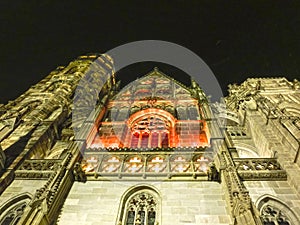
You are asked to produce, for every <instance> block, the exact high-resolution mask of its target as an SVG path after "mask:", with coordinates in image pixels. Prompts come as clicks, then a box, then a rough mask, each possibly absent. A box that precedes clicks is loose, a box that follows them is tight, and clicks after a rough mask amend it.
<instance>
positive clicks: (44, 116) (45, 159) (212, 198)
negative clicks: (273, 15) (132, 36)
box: [0, 54, 300, 225]
mask: <svg viewBox="0 0 300 225" xmlns="http://www.w3.org/2000/svg"><path fill="white" fill-rule="evenodd" d="M138 75H139V76H140V78H137V79H135V80H132V81H131V82H130V83H129V84H127V85H125V86H124V87H123V86H121V81H122V79H117V78H118V77H117V76H115V72H114V65H113V60H112V58H111V57H110V56H109V55H106V54H102V55H101V54H86V55H82V56H80V57H78V58H77V59H75V60H73V61H72V62H70V63H69V64H68V65H67V66H60V67H57V68H56V69H55V70H53V71H52V72H51V73H50V74H49V75H48V76H46V77H45V78H44V79H43V80H41V81H40V82H38V83H37V84H35V85H34V86H32V87H30V88H29V89H28V90H27V91H26V92H25V93H24V94H22V95H21V96H19V97H18V98H17V99H15V100H12V101H9V102H8V103H7V104H6V105H1V104H0V225H25V224H26V225H31V224H36V225H69V224H72V225H96V224H97V225H98V224H99V225H209V224H210V225H246V224H247V225H299V224H300V222H299V221H300V168H299V167H300V156H299V154H300V153H299V152H300V82H299V81H297V80H296V79H295V80H293V81H289V80H287V79H286V78H284V77H278V78H248V79H247V80H245V81H244V82H243V83H242V84H232V85H229V90H228V92H229V94H228V96H226V97H224V98H222V99H220V101H219V102H211V101H210V98H209V97H208V96H207V95H206V93H205V92H204V91H203V89H202V88H201V85H204V84H201V83H199V84H198V83H197V82H196V81H195V80H194V79H192V78H191V79H190V82H189V85H186V84H183V83H181V82H179V81H177V80H175V79H174V78H173V77H172V74H168V71H161V70H160V69H159V68H156V67H155V68H153V70H151V71H149V73H147V74H142V76H141V74H138Z"/></svg>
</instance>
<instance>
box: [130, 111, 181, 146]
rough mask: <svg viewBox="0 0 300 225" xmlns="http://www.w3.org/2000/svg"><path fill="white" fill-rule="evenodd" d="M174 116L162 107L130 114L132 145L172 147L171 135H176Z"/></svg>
mask: <svg viewBox="0 0 300 225" xmlns="http://www.w3.org/2000/svg"><path fill="white" fill-rule="evenodd" d="M175 123H176V119H175V118H174V116H173V115H172V114H171V113H169V112H167V111H165V110H162V109H157V108H148V109H145V110H140V111H138V112H136V113H134V114H132V115H131V116H130V118H129V119H128V121H127V126H128V128H129V129H130V131H131V132H130V136H131V138H130V146H131V147H172V146H174V145H175V144H174V143H173V142H172V141H173V140H172V139H170V137H172V136H174V135H175Z"/></svg>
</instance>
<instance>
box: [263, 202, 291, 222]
mask: <svg viewBox="0 0 300 225" xmlns="http://www.w3.org/2000/svg"><path fill="white" fill-rule="evenodd" d="M261 218H262V221H263V224H264V225H292V224H291V222H290V221H289V219H288V218H287V216H286V215H285V214H284V213H283V212H282V211H281V210H279V209H278V208H276V207H274V206H271V205H266V206H264V207H263V209H262V215H261Z"/></svg>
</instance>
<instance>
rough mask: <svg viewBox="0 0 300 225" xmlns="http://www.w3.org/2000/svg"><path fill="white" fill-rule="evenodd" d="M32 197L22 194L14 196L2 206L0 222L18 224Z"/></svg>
mask: <svg viewBox="0 0 300 225" xmlns="http://www.w3.org/2000/svg"><path fill="white" fill-rule="evenodd" d="M30 199H31V197H30V196H29V195H27V194H21V195H19V196H16V197H14V198H13V199H11V200H10V201H8V202H7V203H6V204H4V205H3V206H2V207H1V208H0V224H3V225H16V224H18V222H19V220H20V219H21V217H22V215H23V213H24V210H25V208H26V206H27V205H28V203H29V201H30Z"/></svg>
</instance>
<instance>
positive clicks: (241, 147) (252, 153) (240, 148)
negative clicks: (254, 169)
mask: <svg viewBox="0 0 300 225" xmlns="http://www.w3.org/2000/svg"><path fill="white" fill-rule="evenodd" d="M234 147H235V148H236V150H237V152H238V154H239V157H240V158H258V157H259V154H258V152H257V149H256V147H254V146H252V145H248V144H245V143H235V144H234ZM243 152H244V153H245V154H246V153H249V157H241V153H243Z"/></svg>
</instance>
